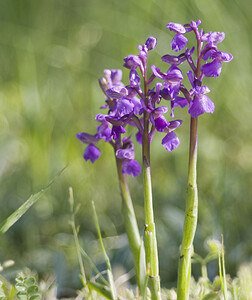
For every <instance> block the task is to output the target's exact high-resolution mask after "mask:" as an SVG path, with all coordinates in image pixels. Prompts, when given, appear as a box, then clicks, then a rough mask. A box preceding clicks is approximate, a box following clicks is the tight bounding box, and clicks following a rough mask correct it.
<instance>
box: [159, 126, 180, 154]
mask: <svg viewBox="0 0 252 300" xmlns="http://www.w3.org/2000/svg"><path fill="white" fill-rule="evenodd" d="M179 144H180V141H179V138H178V137H177V135H176V134H175V133H174V132H173V131H172V132H169V133H168V134H167V135H166V136H165V137H164V138H163V139H162V145H163V146H164V148H165V149H166V150H167V151H169V152H171V151H172V150H174V149H176V148H177V147H178V146H179Z"/></svg>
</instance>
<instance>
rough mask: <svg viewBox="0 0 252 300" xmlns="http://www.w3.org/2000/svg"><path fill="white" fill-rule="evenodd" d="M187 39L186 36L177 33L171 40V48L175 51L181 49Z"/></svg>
mask: <svg viewBox="0 0 252 300" xmlns="http://www.w3.org/2000/svg"><path fill="white" fill-rule="evenodd" d="M187 41H188V40H187V38H186V37H185V36H184V35H183V34H180V33H177V34H176V35H175V36H174V37H173V39H172V41H171V47H172V50H174V51H176V52H178V51H180V50H182V49H183V48H185V46H186V44H187Z"/></svg>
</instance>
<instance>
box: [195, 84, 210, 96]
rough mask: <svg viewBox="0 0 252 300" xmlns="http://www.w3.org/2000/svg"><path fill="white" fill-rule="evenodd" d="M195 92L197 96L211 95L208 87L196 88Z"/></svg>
mask: <svg viewBox="0 0 252 300" xmlns="http://www.w3.org/2000/svg"><path fill="white" fill-rule="evenodd" d="M194 91H195V94H200V95H203V94H207V93H210V89H209V88H208V87H207V86H206V85H202V86H196V87H195V89H194Z"/></svg>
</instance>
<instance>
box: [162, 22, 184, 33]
mask: <svg viewBox="0 0 252 300" xmlns="http://www.w3.org/2000/svg"><path fill="white" fill-rule="evenodd" d="M166 28H167V29H170V31H174V32H176V33H185V32H186V30H185V27H184V26H183V25H181V24H179V23H172V22H171V23H168V24H167V25H166Z"/></svg>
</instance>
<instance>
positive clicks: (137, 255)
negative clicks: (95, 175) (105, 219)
mask: <svg viewBox="0 0 252 300" xmlns="http://www.w3.org/2000/svg"><path fill="white" fill-rule="evenodd" d="M116 165H117V171H118V178H119V184H120V189H121V194H122V200H123V201H122V214H123V218H124V224H125V228H126V233H127V236H128V240H129V246H130V250H131V252H132V255H133V259H134V265H135V270H136V277H137V284H138V287H139V292H140V295H143V294H144V283H145V276H146V267H145V259H144V257H145V254H144V248H143V245H142V243H141V238H140V234H139V229H138V225H137V220H136V216H135V212H134V207H133V204H132V200H131V196H130V191H129V188H128V184H127V180H126V177H125V175H123V173H122V160H121V159H118V158H116Z"/></svg>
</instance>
